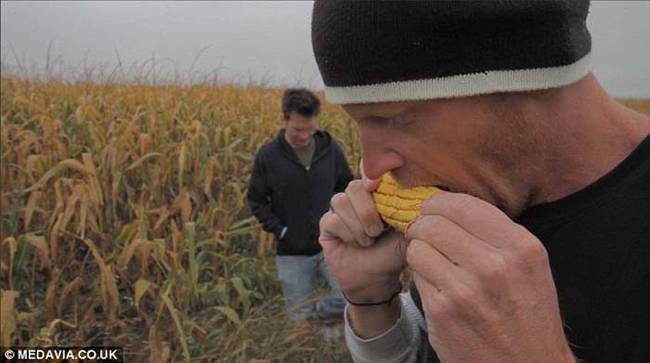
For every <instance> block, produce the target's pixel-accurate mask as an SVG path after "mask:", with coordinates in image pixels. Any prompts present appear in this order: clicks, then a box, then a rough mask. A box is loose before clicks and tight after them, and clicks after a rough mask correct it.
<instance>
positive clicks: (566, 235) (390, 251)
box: [312, 0, 650, 363]
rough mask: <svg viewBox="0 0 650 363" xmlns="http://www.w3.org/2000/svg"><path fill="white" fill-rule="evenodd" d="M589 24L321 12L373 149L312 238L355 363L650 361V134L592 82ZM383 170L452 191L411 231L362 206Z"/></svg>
mask: <svg viewBox="0 0 650 363" xmlns="http://www.w3.org/2000/svg"><path fill="white" fill-rule="evenodd" d="M588 9H589V2H588V1H586V0H564V1H561V0H555V1H536V0H534V1H524V0H521V1H494V2H479V1H476V2H473V1H456V2H445V1H430V2H384V1H380V2H347V1H337V0H322V1H318V0H317V1H316V2H315V5H314V10H313V14H312V41H313V48H314V53H315V56H316V61H317V63H318V66H319V69H320V72H321V74H322V76H323V80H324V82H325V85H326V88H325V93H326V96H327V97H328V99H329V100H330V101H332V102H335V103H339V104H342V105H343V108H344V109H345V111H346V112H347V113H349V114H350V115H351V116H352V118H353V119H354V120H355V121H356V123H357V125H358V128H359V132H360V138H361V145H362V157H363V165H362V170H363V172H365V176H364V177H363V179H362V180H358V181H357V180H355V181H353V182H351V183H350V184H349V186H348V187H347V189H346V191H345V192H344V193H340V194H337V195H335V196H334V198H333V199H332V202H331V203H332V209H331V210H330V211H329V212H328V213H326V214H325V215H324V216H323V218H322V220H321V237H320V243H321V246H322V247H323V252H324V254H325V257H326V260H327V262H328V265H329V266H330V268H331V269H332V273H333V274H334V275H335V276H336V277H337V279H338V281H339V283H340V284H341V287H342V290H343V292H344V293H345V296H346V297H347V299H348V305H347V307H346V338H347V342H348V347H349V349H350V351H351V353H352V356H353V358H354V360H355V361H357V362H384V363H386V362H416V361H417V362H438V361H441V362H445V363H449V362H558V363H559V362H576V360H580V361H585V362H589V363H592V362H650V344H648V342H650V290H649V289H648V286H650V138H649V137H648V135H649V133H650V118H649V117H648V116H646V115H643V114H640V113H637V112H634V111H632V110H630V109H627V108H625V107H624V106H622V105H621V104H619V103H617V102H615V101H614V100H613V99H611V98H610V97H609V96H608V95H607V94H606V93H605V91H604V90H603V89H602V87H601V86H600V85H599V83H598V81H597V80H596V78H595V77H594V75H593V74H592V73H591V65H590V54H591V39H590V35H589V32H588V30H587V28H586V21H585V20H586V17H587V13H588ZM388 172H390V173H391V174H392V175H393V177H394V178H395V179H397V181H398V182H400V183H401V184H403V185H404V186H407V187H409V186H415V185H421V186H440V187H441V188H442V189H444V190H446V191H440V192H438V193H437V194H435V195H433V196H432V197H431V198H429V199H427V200H426V201H425V202H423V204H422V207H421V213H422V214H421V215H420V216H419V217H418V218H417V219H415V220H414V221H413V222H411V224H410V225H409V226H408V228H407V229H406V232H405V233H404V234H402V233H399V232H396V231H394V230H388V231H385V230H384V229H383V228H382V227H383V226H382V224H381V220H380V218H379V216H378V213H377V210H376V208H375V206H374V205H373V200H372V198H371V193H370V192H371V191H373V190H374V189H375V188H376V187H377V184H378V181H377V179H379V178H380V177H381V176H382V175H383V174H384V173H388ZM406 266H410V268H411V269H412V271H413V284H412V285H411V288H410V291H409V292H407V293H403V294H400V295H398V294H396V292H399V291H400V290H401V286H400V274H401V272H402V271H403V270H404V268H405V267H406Z"/></svg>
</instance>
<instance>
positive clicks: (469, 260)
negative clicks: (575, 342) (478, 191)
mask: <svg viewBox="0 0 650 363" xmlns="http://www.w3.org/2000/svg"><path fill="white" fill-rule="evenodd" d="M406 239H407V241H408V248H407V254H406V256H407V261H408V264H409V265H410V266H411V267H412V268H413V269H414V275H413V278H414V281H415V284H416V286H417V288H418V290H419V292H420V295H421V298H422V304H423V308H424V313H425V318H426V321H427V329H428V338H429V342H430V343H431V345H432V346H433V347H434V349H435V350H436V353H437V354H438V356H439V358H440V360H441V361H442V362H445V363H452V362H495V363H496V362H574V361H575V360H574V358H573V355H572V352H571V350H570V349H569V346H568V344H567V341H566V337H565V335H564V331H563V330H562V321H561V318H560V311H559V307H558V302H557V294H556V291H555V284H554V283H553V277H552V275H551V271H550V267H549V261H548V255H547V253H546V250H545V249H544V246H543V245H542V244H541V242H540V241H539V240H538V239H537V238H536V237H535V236H533V235H532V234H531V233H530V232H528V231H527V230H526V229H525V228H524V227H522V226H520V225H518V224H516V223H514V222H513V221H512V220H510V218H508V217H507V216H506V215H505V214H504V213H502V212H501V211H500V210H499V209H497V208H496V207H494V206H492V205H490V204H488V203H486V202H484V201H482V200H480V199H477V198H474V197H472V196H469V195H466V194H458V193H448V192H440V193H438V194H436V195H435V196H434V197H432V198H430V199H428V200H426V201H425V202H423V204H422V215H421V216H420V217H418V219H416V220H415V221H414V222H413V223H412V224H411V226H409V228H408V230H407V231H406Z"/></svg>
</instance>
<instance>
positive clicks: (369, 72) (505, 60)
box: [311, 0, 591, 104]
mask: <svg viewBox="0 0 650 363" xmlns="http://www.w3.org/2000/svg"><path fill="white" fill-rule="evenodd" d="M588 12H589V0H511V1H505V0H492V1H486V0H482V1H478V0H477V1H469V0H457V1H449V0H448V1H349V0H316V2H315V3H314V9H313V13H312V28H311V32H312V33H311V35H312V46H313V48H314V54H315V56H316V62H317V63H318V68H319V69H320V72H321V75H322V76H323V81H324V82H325V95H326V96H327V99H328V100H329V101H330V102H333V103H342V104H345V103H369V102H391V101H406V100H423V99H433V98H448V97H459V96H471V95H478V94H486V93H495V92H509V91H524V90H536V89H547V88H554V87H561V86H564V85H567V84H570V83H573V82H576V81H578V80H580V79H581V78H583V77H584V76H585V75H586V74H587V73H588V72H589V71H590V70H591V62H590V52H591V37H590V35H589V31H588V30H587V26H586V18H587V13H588Z"/></svg>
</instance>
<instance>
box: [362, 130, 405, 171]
mask: <svg viewBox="0 0 650 363" xmlns="http://www.w3.org/2000/svg"><path fill="white" fill-rule="evenodd" d="M382 136H383V135H377V134H376V133H375V134H371V133H369V132H367V133H364V132H363V131H362V132H361V157H362V158H363V171H364V173H365V174H366V176H367V177H368V178H369V179H379V178H380V177H381V176H382V175H384V174H385V173H387V172H389V171H391V170H393V169H397V168H399V167H401V166H403V165H404V158H403V157H402V156H401V155H400V154H399V153H398V152H397V151H396V150H394V149H392V148H391V147H390V143H388V142H387V141H388V140H386V139H385V138H384V137H382Z"/></svg>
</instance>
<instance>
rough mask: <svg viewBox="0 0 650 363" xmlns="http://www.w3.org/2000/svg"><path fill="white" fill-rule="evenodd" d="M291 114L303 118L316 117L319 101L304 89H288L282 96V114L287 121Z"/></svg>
mask: <svg viewBox="0 0 650 363" xmlns="http://www.w3.org/2000/svg"><path fill="white" fill-rule="evenodd" d="M291 112H297V113H299V114H301V115H302V116H305V117H312V116H318V114H319V113H320V100H319V99H318V97H316V95H315V94H313V93H312V92H311V91H309V90H307V89H304V88H288V89H287V90H285V91H284V95H282V114H283V115H284V119H285V120H288V119H289V116H290V115H291Z"/></svg>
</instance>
